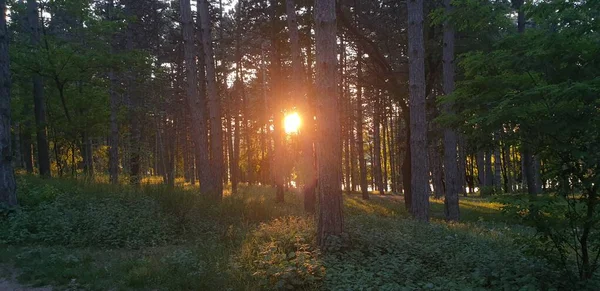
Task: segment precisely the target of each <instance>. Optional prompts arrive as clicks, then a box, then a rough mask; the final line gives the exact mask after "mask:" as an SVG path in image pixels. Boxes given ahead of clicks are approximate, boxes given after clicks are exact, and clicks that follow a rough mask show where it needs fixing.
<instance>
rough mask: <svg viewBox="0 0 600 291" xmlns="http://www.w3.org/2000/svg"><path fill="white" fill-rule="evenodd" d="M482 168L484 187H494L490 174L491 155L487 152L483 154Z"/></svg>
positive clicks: (491, 174)
mask: <svg viewBox="0 0 600 291" xmlns="http://www.w3.org/2000/svg"><path fill="white" fill-rule="evenodd" d="M484 167H485V180H484V184H485V186H486V187H491V186H494V176H493V173H492V154H491V153H490V151H489V150H488V151H486V152H485V161H484Z"/></svg>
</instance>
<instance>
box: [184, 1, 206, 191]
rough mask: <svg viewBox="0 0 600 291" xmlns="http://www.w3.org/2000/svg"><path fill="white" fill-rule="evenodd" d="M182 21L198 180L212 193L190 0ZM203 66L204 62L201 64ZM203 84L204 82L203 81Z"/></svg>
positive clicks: (186, 3)
mask: <svg viewBox="0 0 600 291" xmlns="http://www.w3.org/2000/svg"><path fill="white" fill-rule="evenodd" d="M179 6H180V9H181V23H182V28H183V41H184V59H185V69H186V79H187V87H186V89H187V94H186V99H185V100H186V102H187V106H188V108H189V113H190V117H191V120H192V122H193V124H192V126H191V127H192V128H191V130H192V136H193V138H194V145H195V152H196V155H195V156H196V159H197V160H196V163H197V166H198V172H199V173H198V174H199V175H198V180H199V181H200V192H201V193H210V190H211V188H210V187H209V186H210V184H211V170H210V169H211V168H212V167H209V164H210V162H209V156H208V140H207V133H206V105H205V104H206V100H205V98H204V92H203V90H198V83H199V82H198V70H197V66H196V60H195V45H194V23H193V20H192V12H191V7H190V0H180V3H179ZM200 65H201V66H202V65H203V64H200ZM200 83H201V84H203V83H204V82H203V81H201V82H200Z"/></svg>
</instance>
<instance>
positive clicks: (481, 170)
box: [477, 150, 485, 191]
mask: <svg viewBox="0 0 600 291" xmlns="http://www.w3.org/2000/svg"><path fill="white" fill-rule="evenodd" d="M477 180H478V184H477V186H478V187H479V191H481V188H482V187H484V186H485V154H484V151H483V150H480V151H478V152H477Z"/></svg>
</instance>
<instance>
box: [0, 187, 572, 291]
mask: <svg viewBox="0 0 600 291" xmlns="http://www.w3.org/2000/svg"><path fill="white" fill-rule="evenodd" d="M19 186H20V187H19V198H20V201H21V204H22V207H21V209H19V210H17V211H15V212H12V213H10V214H6V213H5V214H4V218H0V219H2V220H3V221H0V222H1V224H0V260H1V261H2V262H3V264H4V265H11V266H14V268H16V269H18V270H20V275H19V277H18V279H19V280H20V281H22V282H23V283H27V284H33V285H36V286H46V285H50V286H54V287H55V288H56V289H57V290H60V289H69V288H71V289H72V288H79V289H84V290H107V289H115V290H264V289H295V290H318V289H327V290H368V289H381V290H402V289H406V290H415V289H437V290H449V289H454V290H464V289H471V290H474V289H503V290H512V289H523V290H539V289H551V288H552V287H557V288H559V289H569V286H570V285H569V282H568V281H564V280H563V279H564V278H563V277H562V275H561V273H560V269H559V268H558V267H556V266H552V265H550V264H548V263H547V262H545V261H544V259H543V258H541V257H537V256H535V255H532V252H529V251H528V250H529V249H530V248H531V246H533V245H535V242H534V241H533V236H532V234H533V231H532V230H531V229H530V228H528V227H524V226H521V225H518V224H516V221H515V220H513V219H512V218H510V217H506V216H505V215H503V214H502V212H501V207H502V205H501V204H499V203H497V202H492V201H491V200H490V199H489V198H478V197H469V198H462V197H461V202H460V203H461V218H462V220H461V222H460V223H450V224H449V223H446V222H445V221H444V219H443V201H439V200H435V199H432V200H431V214H432V222H431V224H429V225H426V224H421V223H417V222H414V221H412V220H411V219H410V218H409V215H408V213H407V211H406V209H405V208H404V201H403V200H402V198H401V197H400V196H392V195H385V196H379V195H373V196H372V197H371V198H372V199H370V200H369V201H364V200H362V199H361V198H360V195H357V194H346V195H344V207H345V209H344V213H345V220H346V229H347V232H348V238H345V239H342V240H340V243H339V245H337V248H334V249H333V250H332V251H330V252H328V253H326V254H323V253H321V252H320V250H319V249H318V248H317V247H316V243H315V241H316V239H315V233H316V231H315V221H314V219H313V217H312V216H309V215H306V214H305V213H304V212H303V210H302V204H303V203H302V199H301V197H300V195H298V194H297V193H294V192H290V193H286V202H285V203H284V204H276V203H274V200H275V193H274V191H273V190H272V189H271V188H268V187H259V186H244V187H242V188H241V191H240V193H239V194H237V195H235V196H234V195H229V194H228V195H226V196H225V197H224V199H223V201H222V202H221V203H216V202H214V201H211V200H208V199H205V197H203V196H201V195H198V194H197V193H196V192H195V191H196V190H195V189H194V188H193V187H191V186H189V185H187V186H185V188H175V189H168V188H166V187H162V186H160V185H154V184H149V185H146V186H145V187H143V188H142V189H140V190H137V189H134V188H131V187H127V186H111V185H106V184H101V183H100V184H99V183H90V182H81V181H76V180H59V179H53V180H41V179H38V178H35V177H28V176H20V177H19ZM0 275H1V274H0ZM5 276H6V275H5Z"/></svg>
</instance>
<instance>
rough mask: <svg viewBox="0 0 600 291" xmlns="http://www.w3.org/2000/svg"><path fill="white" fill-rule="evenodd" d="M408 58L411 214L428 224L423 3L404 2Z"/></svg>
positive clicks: (417, 1)
mask: <svg viewBox="0 0 600 291" xmlns="http://www.w3.org/2000/svg"><path fill="white" fill-rule="evenodd" d="M407 7H408V58H409V78H408V79H409V89H408V92H409V99H410V101H409V104H410V149H411V194H412V201H411V206H412V207H411V211H412V214H413V216H414V217H415V218H416V219H417V220H420V221H424V222H428V221H429V179H428V177H429V167H428V161H427V117H426V106H425V99H426V98H425V62H424V57H425V43H424V40H423V0H408V1H407Z"/></svg>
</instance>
